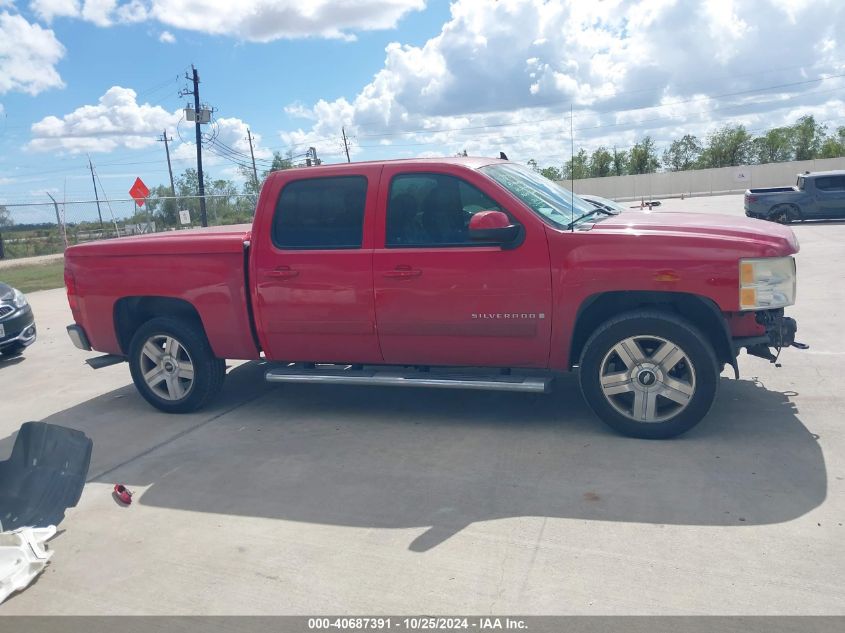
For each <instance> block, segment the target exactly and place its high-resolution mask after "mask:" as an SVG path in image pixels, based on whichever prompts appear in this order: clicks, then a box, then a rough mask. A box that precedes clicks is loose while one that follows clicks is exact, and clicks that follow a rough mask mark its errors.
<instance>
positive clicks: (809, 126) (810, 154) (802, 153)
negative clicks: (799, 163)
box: [792, 115, 827, 160]
mask: <svg viewBox="0 0 845 633" xmlns="http://www.w3.org/2000/svg"><path fill="white" fill-rule="evenodd" d="M826 132H827V128H826V127H825V126H824V125H819V124H818V123H816V119H815V118H814V117H813V116H812V115H807V116H802V117H801V118H800V119H798V120H797V121H796V122H795V124H794V125H793V126H792V151H793V156H794V159H795V160H811V159H813V158H817V157H818V156H819V155H820V154H821V149H822V144H823V143H824V139H825V136H826Z"/></svg>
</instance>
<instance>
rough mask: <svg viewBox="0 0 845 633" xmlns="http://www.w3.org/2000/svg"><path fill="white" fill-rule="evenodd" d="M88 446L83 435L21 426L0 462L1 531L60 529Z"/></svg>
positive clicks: (74, 498)
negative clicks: (4, 458) (3, 459)
mask: <svg viewBox="0 0 845 633" xmlns="http://www.w3.org/2000/svg"><path fill="white" fill-rule="evenodd" d="M92 446H93V442H92V441H91V438H89V437H88V436H87V435H85V433H83V432H82V431H77V430H76V429H69V428H67V427H64V426H57V425H55V424H46V423H44V422H26V423H24V424H23V425H22V426H21V428H20V431H18V437H17V438H16V439H15V445H14V447H12V456H11V457H10V458H9V459H7V460H6V461H3V462H0V531H4V530H16V529H17V528H20V527H46V526H48V525H58V524H59V523H60V522H61V521H62V519H64V518H65V510H67V509H68V508H71V507H73V506H75V505H76V504H77V502H78V501H79V497H80V495H81V494H82V487H83V486H84V485H85V478H86V477H87V476H88V466H89V465H90V463H91V448H92Z"/></svg>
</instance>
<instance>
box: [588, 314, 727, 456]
mask: <svg viewBox="0 0 845 633" xmlns="http://www.w3.org/2000/svg"><path fill="white" fill-rule="evenodd" d="M718 368H719V365H718V363H717V361H716V356H715V354H714V352H713V348H712V346H711V344H710V342H709V341H708V339H707V338H706V337H705V336H704V335H703V334H702V333H701V332H700V331H699V330H698V329H697V328H696V327H695V326H694V325H692V324H691V323H689V322H688V321H685V320H684V319H681V318H679V317H677V316H675V315H673V314H669V313H663V312H659V311H656V310H655V311H653V310H640V311H636V312H629V313H627V314H623V315H620V316H618V317H615V318H613V319H610V320H609V321H607V322H605V323H604V324H603V325H601V326H600V327H599V328H598V329H597V330H596V331H595V332H594V333H593V335H592V336H591V337H590V339H589V340H588V341H587V343H586V345H585V346H584V350H583V353H582V355H581V364H580V371H579V379H580V383H581V391H582V392H583V394H584V397H585V399H586V400H587V403H588V404H589V405H590V408H592V409H593V411H594V412H595V413H596V415H598V416H599V417H600V418H601V419H602V420H603V421H604V422H605V423H606V424H608V425H609V426H611V427H612V428H613V429H615V430H616V431H618V432H620V433H622V434H624V435H628V436H631V437H638V438H642V439H664V438H670V437H675V436H677V435H680V434H681V433H685V432H686V431H688V430H690V429H691V428H692V427H694V426H695V425H696V424H698V423H699V422H700V421H701V419H702V418H703V417H704V416H705V415H706V414H707V412H708V411H709V410H710V407H711V405H712V404H713V401H714V399H715V397H716V387H717V385H718V380H719V369H718Z"/></svg>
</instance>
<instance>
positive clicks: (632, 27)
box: [0, 0, 845, 221]
mask: <svg viewBox="0 0 845 633" xmlns="http://www.w3.org/2000/svg"><path fill="white" fill-rule="evenodd" d="M843 40H845V3H843V2H842V1H841V0H830V1H828V0H814V1H813V2H809V3H798V2H794V1H792V0H742V1H736V2H732V1H730V0H711V1H693V0H641V1H639V2H631V1H626V0H604V1H601V0H599V1H595V2H593V1H591V2H586V1H583V2H581V1H576V2H568V1H545V2H544V1H542V0H498V1H494V0H455V1H454V2H451V3H449V2H446V1H445V0H428V1H426V0H334V1H330V0H310V1H308V2H303V1H301V0H239V2H232V1H231V0H230V1H227V2H223V1H221V0H130V1H128V2H126V1H125V0H31V1H27V0H0V203H7V204H12V203H15V202H30V201H38V202H41V201H44V200H45V194H44V192H45V191H50V192H52V193H54V195H55V194H58V195H59V196H60V197H63V196H66V198H67V199H68V200H80V199H87V198H90V197H91V194H92V188H91V176H90V173H89V172H88V170H87V160H88V158H87V157H88V155H90V157H91V160H92V161H93V162H94V165H95V167H96V168H97V173H98V175H99V177H100V179H101V181H102V185H103V188H104V189H105V193H106V194H107V195H109V196H110V197H114V198H118V197H124V194H125V192H126V190H127V189H128V188H129V186H130V185H131V183H132V181H133V180H134V178H135V177H136V176H141V177H142V178H143V179H144V180H145V181H146V182H147V183H148V184H150V185H155V184H159V183H164V182H166V180H167V166H166V162H165V160H164V148H163V147H162V144H161V143H159V142H157V141H156V138H157V137H158V135H160V134H161V132H162V131H163V130H164V129H167V130H168V134H170V135H172V136H173V137H174V139H175V141H174V143H173V146H172V152H173V157H174V170H175V171H176V172H177V173H178V172H181V171H182V170H183V169H184V168H185V167H189V166H192V165H193V164H194V153H195V148H194V146H193V145H192V144H191V139H192V128H191V126H189V125H188V124H186V122H185V121H183V120H181V119H182V108H183V107H184V104H185V101H186V100H185V98H180V97H179V96H178V92H179V90H180V89H181V88H183V87H185V85H186V82H185V79H184V75H185V72H186V71H188V70H189V69H190V66H191V64H195V65H196V66H197V68H198V69H199V71H200V76H201V80H202V85H201V94H202V97H203V101H205V102H207V103H208V104H209V105H211V106H213V107H214V108H215V123H214V134H215V135H216V136H217V139H218V141H219V142H221V143H223V144H225V146H227V147H229V148H232V149H233V150H234V151H235V152H236V153H235V154H234V156H235V157H238V156H243V155H246V154H248V152H249V146H248V144H247V141H246V130H247V128H249V129H250V130H251V131H252V132H253V134H254V135H255V136H256V138H257V146H256V147H257V158H258V160H259V163H262V164H264V163H263V162H262V161H266V160H268V159H269V158H270V157H271V156H272V152H273V151H274V150H276V151H282V152H286V151H288V150H291V151H293V153H294V154H300V153H302V152H304V151H305V150H306V148H307V147H308V146H312V145H313V146H315V147H316V148H317V151H318V154H319V155H320V156H321V157H322V158H323V159H324V160H325V161H326V162H335V161H340V160H342V159H343V160H345V157H342V155H341V144H340V130H341V127H342V126H345V127H346V129H347V132H348V133H349V134H350V135H351V138H352V154H353V160H364V159H375V158H394V157H405V156H419V155H425V156H436V155H450V154H454V153H455V152H457V151H460V150H463V149H467V150H468V151H469V153H470V154H480V155H496V154H498V152H499V151H500V150H504V151H506V152H507V153H508V155H509V156H510V157H511V158H512V159H514V160H519V161H523V162H524V161H527V160H528V159H529V158H535V159H537V160H539V162H540V163H541V164H561V163H562V162H563V161H564V160H566V158H567V156H568V151H569V121H568V115H569V109H570V106H571V107H572V108H573V110H574V121H573V127H574V128H575V136H576V145H577V146H579V147H582V146H583V147H585V148H587V149H594V148H595V147H597V146H598V145H601V144H604V145H607V146H613V145H616V146H617V147H629V146H630V145H632V144H633V143H634V142H636V140H638V139H639V138H640V137H641V136H642V135H643V134H646V133H649V134H651V135H652V136H653V137H655V138H656V139H657V141H658V146H659V147H662V146H663V145H665V144H666V143H667V142H668V141H669V140H671V139H672V138H674V137H677V136H680V135H682V134H684V133H688V132H689V133H693V134H698V135H702V136H704V135H706V134H707V132H708V131H710V130H712V129H713V128H715V127H717V126H719V125H722V124H724V123H743V124H745V125H746V127H748V128H749V129H751V130H754V131H758V130H764V129H766V128H768V127H771V126H775V125H780V124H783V123H791V122H792V121H794V119H796V118H797V117H798V116H801V115H803V114H813V115H815V116H816V118H817V119H818V120H820V121H822V122H824V123H826V124H827V125H828V126H829V127H831V128H834V127H837V126H840V125H845V107H843V106H845V80H843V75H845V41H843ZM181 139H184V142H183V141H182V140H181ZM231 156H232V154H231V153H230V157H231ZM206 167H207V170H208V171H209V172H210V173H211V175H212V176H217V177H227V178H236V179H237V178H239V177H240V176H239V172H238V166H237V165H236V163H235V162H233V161H232V160H230V159H227V158H224V157H220V156H216V155H214V154H213V153H211V151H209V152H208V154H207V159H206ZM13 212H14V214H15V218H16V219H18V221H25V220H26V219H32V218H37V217H40V216H41V215H42V214H43V213H45V212H46V210H44V209H38V208H31V209H30V208H18V209H14V208H13Z"/></svg>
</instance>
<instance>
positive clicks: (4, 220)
mask: <svg viewBox="0 0 845 633" xmlns="http://www.w3.org/2000/svg"><path fill="white" fill-rule="evenodd" d="M14 223H15V222H14V220H12V212H11V211H9V209H8V208H6V207H5V206H4V205H2V204H0V229H2V228H6V227H10V226H12V225H13V224H14Z"/></svg>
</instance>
